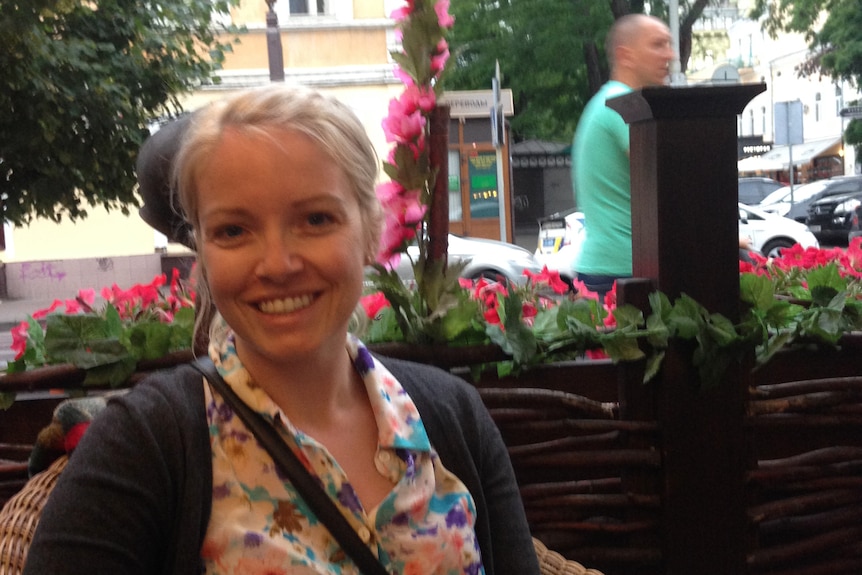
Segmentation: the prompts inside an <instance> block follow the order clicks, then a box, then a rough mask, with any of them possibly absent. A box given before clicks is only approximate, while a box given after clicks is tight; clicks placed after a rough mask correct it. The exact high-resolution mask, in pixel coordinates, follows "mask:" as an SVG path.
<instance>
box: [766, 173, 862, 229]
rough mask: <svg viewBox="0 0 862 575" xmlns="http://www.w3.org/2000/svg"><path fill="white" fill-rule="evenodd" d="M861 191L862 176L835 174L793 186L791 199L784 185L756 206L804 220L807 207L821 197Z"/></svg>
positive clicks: (798, 220)
mask: <svg viewBox="0 0 862 575" xmlns="http://www.w3.org/2000/svg"><path fill="white" fill-rule="evenodd" d="M855 191H862V176H835V177H833V178H829V179H827V180H816V181H814V182H809V183H807V184H802V185H800V186H794V187H793V197H792V201H791V190H790V186H784V187H783V188H779V189H778V190H775V191H774V192H772V193H771V194H769V195H768V196H767V197H766V198H765V199H764V200H763V201H762V202H760V204H758V207H759V208H761V209H762V210H763V211H765V212H770V213H776V214H778V215H780V216H786V217H788V218H791V219H794V220H796V221H797V222H803V223H804V222H805V219H806V218H807V217H808V207H809V206H810V205H811V204H812V203H813V202H815V201H817V200H819V199H820V198H822V197H825V196H830V195H836V194H845V193H847V192H855Z"/></svg>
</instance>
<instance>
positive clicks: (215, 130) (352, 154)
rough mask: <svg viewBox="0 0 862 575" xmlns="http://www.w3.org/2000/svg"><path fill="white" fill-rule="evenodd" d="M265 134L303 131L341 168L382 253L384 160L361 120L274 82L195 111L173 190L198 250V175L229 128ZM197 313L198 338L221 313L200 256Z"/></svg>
mask: <svg viewBox="0 0 862 575" xmlns="http://www.w3.org/2000/svg"><path fill="white" fill-rule="evenodd" d="M228 128H231V129H238V130H241V131H245V132H247V133H258V134H266V133H268V132H270V131H272V130H291V131H296V132H299V133H302V134H304V135H306V136H308V137H309V138H311V139H312V140H313V141H314V142H316V143H317V144H318V145H319V146H320V148H321V150H322V151H323V152H324V153H325V154H327V155H328V156H329V158H330V159H331V160H332V161H333V162H334V163H335V164H336V165H337V166H339V167H340V168H341V170H342V172H343V173H344V175H345V176H346V178H347V181H348V182H349V184H350V187H351V189H352V191H353V193H354V194H355V196H356V200H357V202H358V204H359V210H360V214H361V215H362V221H363V224H364V232H365V254H366V257H368V258H369V261H371V260H372V259H373V258H374V255H375V254H376V253H377V247H378V243H379V240H380V233H381V229H382V222H383V212H382V208H381V206H380V202H379V201H378V199H377V195H376V194H375V191H374V188H375V184H376V182H377V175H378V169H379V160H378V157H377V153H376V152H375V150H374V146H373V144H372V143H371V140H370V139H369V137H368V134H367V133H366V131H365V128H364V127H363V125H362V123H361V122H360V121H359V118H357V116H356V114H354V113H353V111H352V110H350V108H348V107H347V106H346V105H345V104H344V103H342V102H340V101H338V100H336V99H335V98H332V97H329V96H325V95H323V94H321V93H320V92H317V91H315V90H311V89H309V88H304V87H301V86H295V85H288V84H271V85H269V86H267V87H265V88H259V89H252V90H247V91H244V92H241V93H239V94H236V95H234V96H232V97H230V98H228V99H225V100H222V101H218V102H214V103H212V104H210V105H208V106H207V107H205V108H203V109H201V110H198V111H197V112H195V113H194V115H193V117H192V120H191V122H190V126H189V129H188V131H187V132H186V134H185V136H184V138H183V142H182V144H181V145H180V149H179V152H178V153H177V156H176V159H175V162H174V166H173V168H174V171H173V180H174V185H173V186H172V189H173V190H175V193H176V194H177V197H178V200H179V202H178V203H179V205H180V207H181V208H182V211H183V216H184V217H185V219H186V221H187V222H188V223H189V224H190V226H191V228H192V231H193V241H194V244H195V249H197V239H198V235H199V232H198V230H199V224H200V219H199V214H198V193H199V190H198V177H199V175H200V171H201V170H203V169H205V168H206V166H207V165H208V159H209V157H210V156H211V155H212V152H213V150H214V149H215V148H216V147H217V146H218V144H219V142H220V140H221V136H222V134H223V133H224V132H225V130H226V129H228ZM195 269H196V273H197V278H196V279H197V297H198V317H197V320H196V323H195V338H196V341H197V340H198V338H199V337H200V334H201V332H202V331H203V330H204V329H207V330H209V329H210V328H211V327H212V325H215V323H216V322H214V321H213V320H214V318H215V314H216V313H217V312H216V311H215V310H214V309H213V307H212V297H211V294H210V290H209V285H208V283H207V279H206V262H204V261H201V258H198V263H197V266H196V268H195Z"/></svg>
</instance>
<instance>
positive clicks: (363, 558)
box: [192, 357, 388, 575]
mask: <svg viewBox="0 0 862 575" xmlns="http://www.w3.org/2000/svg"><path fill="white" fill-rule="evenodd" d="M192 366H194V368H195V369H197V370H198V371H199V372H201V373H202V374H203V375H204V377H206V378H207V380H208V381H209V382H210V384H211V385H212V386H213V387H214V388H215V389H216V391H218V392H219V394H220V395H221V396H222V397H224V399H225V401H226V402H228V403H229V404H230V406H231V407H232V408H233V410H234V412H235V413H236V414H237V415H238V416H239V417H240V419H242V421H243V423H245V425H246V427H248V428H249V430H251V432H252V433H254V435H255V437H256V438H257V440H258V441H259V442H260V444H261V445H262V446H263V447H264V449H266V450H267V451H268V452H269V454H270V455H271V456H272V458H273V460H274V461H275V463H276V465H278V466H279V467H280V468H281V471H282V473H284V474H285V475H286V476H287V477H289V478H290V481H291V483H292V484H293V486H294V488H296V490H297V491H298V492H299V494H300V495H301V496H302V498H303V499H304V500H305V502H306V503H307V504H308V506H309V507H311V509H312V510H313V511H314V514H315V515H316V516H317V518H318V519H320V521H321V522H323V524H324V525H325V526H326V528H327V529H328V530H329V532H330V533H331V534H332V535H333V536H334V537H335V539H336V540H337V541H338V543H339V544H340V545H341V547H342V548H343V549H344V551H345V552H346V553H347V554H348V555H349V556H350V557H351V558H352V559H353V561H354V562H355V563H356V566H357V567H359V570H360V571H361V572H362V573H363V574H364V575H388V573H387V572H386V569H384V568H383V565H382V564H381V563H380V561H379V560H378V559H377V557H375V556H374V554H373V553H372V552H371V549H369V548H368V546H367V545H366V544H365V543H364V542H363V541H362V539H360V538H359V534H358V533H356V530H355V529H353V527H352V526H351V525H350V523H348V521H347V519H346V518H345V517H344V515H343V514H342V513H341V511H340V510H339V509H338V507H336V505H335V503H334V502H333V501H332V498H330V497H329V495H327V493H326V492H325V491H324V490H323V488H322V487H321V485H320V483H319V481H318V480H317V478H316V477H314V476H312V475H311V474H310V473H309V472H308V470H307V469H306V468H305V466H304V465H303V464H302V462H301V461H300V460H299V458H298V457H297V456H296V454H295V453H294V452H293V450H292V449H290V448H289V447H288V446H287V444H286V443H285V442H284V440H283V439H282V438H281V437H280V436H279V435H278V432H277V431H276V430H275V428H274V427H272V426H271V425H269V424H268V423H267V422H266V421H265V420H264V419H263V418H262V417H261V416H260V415H259V414H258V413H256V412H255V411H254V410H252V409H251V408H250V407H249V406H248V405H246V404H245V403H243V401H242V400H241V399H240V398H239V397H238V396H237V395H236V393H235V392H234V390H233V389H231V387H230V386H229V385H228V384H227V383H226V382H225V381H224V379H222V377H221V375H220V374H219V373H218V370H217V369H216V367H215V365H213V362H212V360H211V359H209V358H208V357H201V358H198V359H197V360H195V362H194V363H192Z"/></svg>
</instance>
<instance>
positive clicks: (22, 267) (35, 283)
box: [4, 253, 162, 300]
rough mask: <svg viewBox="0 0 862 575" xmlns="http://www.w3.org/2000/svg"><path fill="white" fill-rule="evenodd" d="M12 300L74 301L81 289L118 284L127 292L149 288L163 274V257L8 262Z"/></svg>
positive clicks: (10, 296)
mask: <svg viewBox="0 0 862 575" xmlns="http://www.w3.org/2000/svg"><path fill="white" fill-rule="evenodd" d="M4 267H5V269H4V271H5V280H6V292H7V293H6V297H7V298H9V299H34V300H40V299H63V300H65V299H72V298H74V297H75V296H76V295H77V294H78V291H80V290H81V289H87V288H93V289H95V290H96V292H97V295H98V292H99V291H100V290H101V289H102V288H103V287H110V286H111V285H113V284H115V283H116V284H117V285H118V286H120V287H121V288H122V289H128V288H130V287H132V286H133V285H135V284H148V283H150V282H152V281H153V278H154V277H156V275H158V274H160V273H162V256H161V254H156V253H153V254H147V255H141V256H125V257H99V258H83V259H63V260H41V261H28V262H9V263H7V264H6V265H5V266H4Z"/></svg>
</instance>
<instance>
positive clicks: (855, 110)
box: [840, 106, 862, 118]
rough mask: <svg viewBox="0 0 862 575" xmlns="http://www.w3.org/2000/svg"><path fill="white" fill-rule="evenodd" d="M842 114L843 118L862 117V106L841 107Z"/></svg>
mask: <svg viewBox="0 0 862 575" xmlns="http://www.w3.org/2000/svg"><path fill="white" fill-rule="evenodd" d="M840 116H841V117H842V118H862V106H849V107H847V108H841V112H840Z"/></svg>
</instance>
